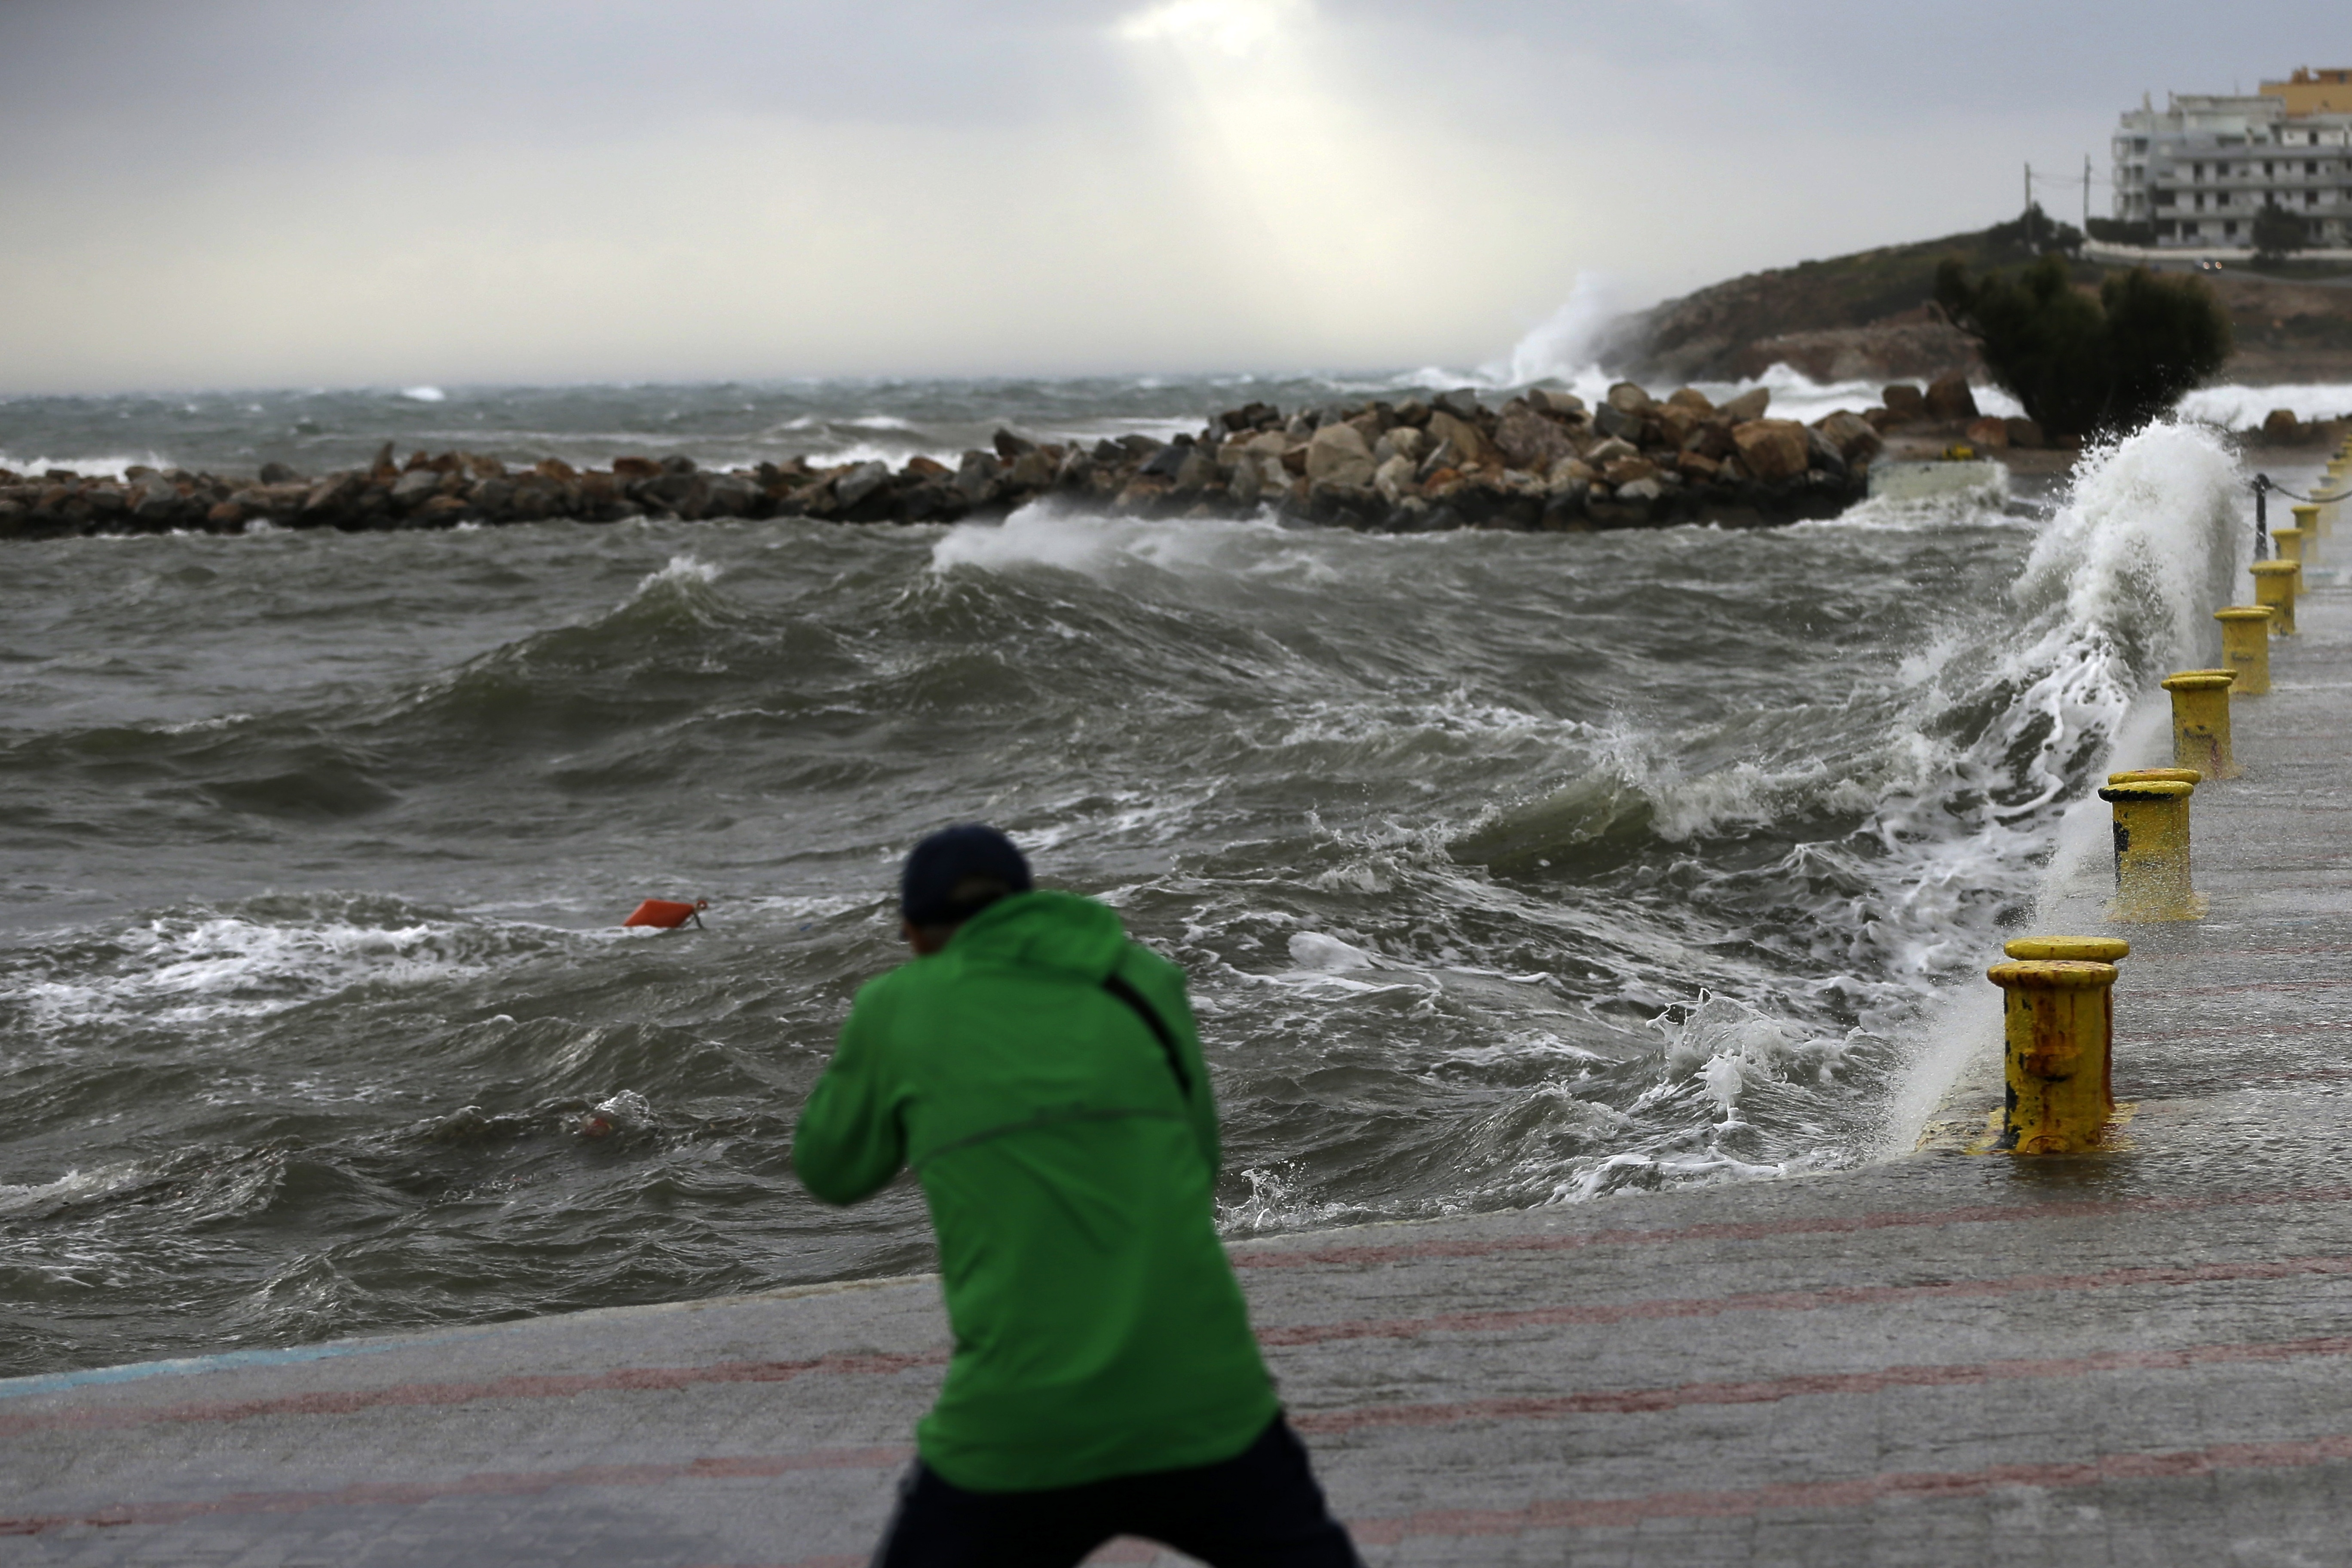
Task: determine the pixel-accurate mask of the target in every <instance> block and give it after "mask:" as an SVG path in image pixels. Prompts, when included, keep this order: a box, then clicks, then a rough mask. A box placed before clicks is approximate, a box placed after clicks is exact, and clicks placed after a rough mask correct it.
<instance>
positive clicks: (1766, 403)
mask: <svg viewBox="0 0 2352 1568" xmlns="http://www.w3.org/2000/svg"><path fill="white" fill-rule="evenodd" d="M1771 406H1772V391H1771V389H1770V388H1769V387H1764V386H1751V387H1749V388H1748V390H1747V391H1745V392H1743V393H1741V394H1740V395H1738V396H1737V397H1735V398H1732V399H1731V400H1730V401H1729V402H1727V403H1725V404H1723V405H1721V406H1720V407H1718V408H1717V409H1716V412H1717V414H1719V415H1721V416H1723V419H1724V423H1726V424H1727V425H1745V424H1747V423H1748V421H1749V420H1751V419H1761V418H1763V417H1764V411H1765V410H1766V409H1767V408H1769V407H1771Z"/></svg>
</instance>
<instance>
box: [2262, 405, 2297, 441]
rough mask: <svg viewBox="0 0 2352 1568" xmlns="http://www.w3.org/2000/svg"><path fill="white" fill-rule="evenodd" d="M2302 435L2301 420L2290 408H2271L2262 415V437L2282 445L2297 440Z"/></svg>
mask: <svg viewBox="0 0 2352 1568" xmlns="http://www.w3.org/2000/svg"><path fill="white" fill-rule="evenodd" d="M2302 437H2303V421H2302V420H2300V419H2298V418H2296V417H2295V413H2294V409H2292V408H2273V409H2272V410H2271V411H2270V412H2269V413H2268V414H2265V415H2263V440H2265V441H2274V442H2278V443H2280V444H2282V445H2285V444H2291V443H2293V442H2294V441H2298V440H2300V439H2301V438H2302Z"/></svg>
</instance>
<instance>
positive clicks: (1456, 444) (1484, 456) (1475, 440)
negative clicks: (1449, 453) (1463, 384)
mask: <svg viewBox="0 0 2352 1568" xmlns="http://www.w3.org/2000/svg"><path fill="white" fill-rule="evenodd" d="M1452 396H1453V394H1452V393H1448V394H1446V397H1452ZM1445 400H1446V399H1445V398H1440V399H1438V401H1439V402H1440V403H1444V402H1445ZM1429 434H1430V435H1431V436H1432V437H1434V438H1435V439H1436V440H1437V441H1438V442H1439V443H1440V444H1441V445H1447V446H1451V447H1453V448H1454V456H1455V457H1456V458H1459V459H1460V460H1461V461H1463V462H1465V463H1479V464H1487V465H1492V464H1496V463H1499V462H1501V460H1502V454H1501V453H1499V452H1497V451H1496V450H1495V444H1494V443H1493V442H1492V441H1489V440H1487V439H1486V437H1485V436H1484V435H1483V434H1481V433H1480V431H1479V429H1478V426H1475V425H1473V424H1471V423H1470V422H1469V421H1468V420H1466V419H1464V418H1461V417H1460V416H1457V415H1454V414H1453V413H1451V412H1449V411H1448V410H1447V409H1446V408H1437V409H1433V410H1432V411H1431V413H1430V416H1429Z"/></svg>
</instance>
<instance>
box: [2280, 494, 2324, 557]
mask: <svg viewBox="0 0 2352 1568" xmlns="http://www.w3.org/2000/svg"><path fill="white" fill-rule="evenodd" d="M2288 510H2291V511H2293V512H2294V531H2295V532H2297V533H2299V534H2301V535H2303V553H2302V555H2301V556H2300V557H2298V559H2299V560H2301V561H2302V562H2303V563H2304V564H2305V565H2306V566H2316V565H2318V564H2319V508H2318V507H2317V506H2298V507H2290V508H2289V509H2288Z"/></svg>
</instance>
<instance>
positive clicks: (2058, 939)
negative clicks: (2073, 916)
mask: <svg viewBox="0 0 2352 1568" xmlns="http://www.w3.org/2000/svg"><path fill="white" fill-rule="evenodd" d="M2151 771H2152V772H2156V773H2195V772H2196V771H2197V770H2196V769H2195V768H2156V769H2153V770H2151ZM2125 776H2126V775H2124V774H2122V773H2111V774H2109V775H2108V777H2107V782H2108V783H2109V784H2114V783H2115V782H2116V780H2117V779H2120V778H2123V777H2125ZM2196 782H2197V781H2196V780H2195V779H2190V780H2189V783H2190V784H2195V783H2196ZM2000 950H2001V952H2005V953H2007V954H2008V955H2009V956H2010V957H2011V958H2023V959H2053V958H2055V959H2063V960H2070V961H2072V962H2074V963H2122V962H2123V961H2124V960H2125V959H2126V958H2129V957H2130V956H2131V943H2129V942H2126V941H2125V940H2124V939H2123V938H2121V937H2119V936H2021V937H2016V938H2013V939H2011V941H2008V942H2003V943H2001V944H2000ZM2110 1014H2111V1016H2109V1018H2108V1020H2107V1047H2106V1058H2105V1060H2106V1065H2105V1067H2104V1068H2101V1069H2100V1073H2099V1090H2100V1093H2101V1094H2102V1095H2103V1096H2104V1097H2105V1100H2106V1102H2107V1109H2108V1110H2110V1111H2112V1110H2115V1108H2116V1030H2115V1020H2114V1018H2113V1016H2112V1009H2110Z"/></svg>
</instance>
